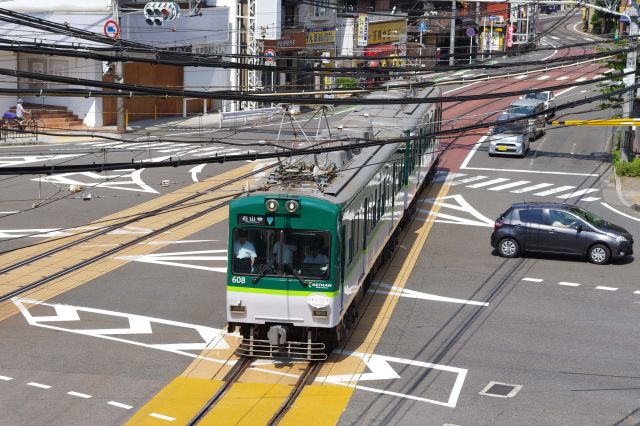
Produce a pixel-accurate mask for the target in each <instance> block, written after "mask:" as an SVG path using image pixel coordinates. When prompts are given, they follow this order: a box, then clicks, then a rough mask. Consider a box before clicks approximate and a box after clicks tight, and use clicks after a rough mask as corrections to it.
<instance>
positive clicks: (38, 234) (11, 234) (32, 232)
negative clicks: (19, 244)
mask: <svg viewBox="0 0 640 426" xmlns="http://www.w3.org/2000/svg"><path fill="white" fill-rule="evenodd" d="M65 235H71V234H69V233H66V232H62V231H60V230H57V229H55V228H53V229H0V238H18V237H31V238H49V237H62V236H65Z"/></svg>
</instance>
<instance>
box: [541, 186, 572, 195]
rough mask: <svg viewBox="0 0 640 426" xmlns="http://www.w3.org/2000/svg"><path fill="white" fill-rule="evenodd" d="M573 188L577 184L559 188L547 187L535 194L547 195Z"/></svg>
mask: <svg viewBox="0 0 640 426" xmlns="http://www.w3.org/2000/svg"><path fill="white" fill-rule="evenodd" d="M573 188H575V186H572V185H565V186H559V187H557V188H551V189H547V190H546V191H542V192H536V193H535V194H533V195H537V196H538V197H544V196H546V195H551V194H557V193H558V192H563V191H568V190H570V189H573Z"/></svg>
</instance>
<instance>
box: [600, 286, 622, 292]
mask: <svg viewBox="0 0 640 426" xmlns="http://www.w3.org/2000/svg"><path fill="white" fill-rule="evenodd" d="M596 290H605V291H618V288H617V287H607V286H604V285H599V286H598V287H596Z"/></svg>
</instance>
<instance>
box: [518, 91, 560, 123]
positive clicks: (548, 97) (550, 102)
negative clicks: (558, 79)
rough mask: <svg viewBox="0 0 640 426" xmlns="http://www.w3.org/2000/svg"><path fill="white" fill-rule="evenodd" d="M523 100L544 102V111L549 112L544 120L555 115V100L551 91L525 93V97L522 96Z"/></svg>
mask: <svg viewBox="0 0 640 426" xmlns="http://www.w3.org/2000/svg"><path fill="white" fill-rule="evenodd" d="M523 99H536V100H538V101H542V102H544V109H546V110H549V112H548V113H547V114H546V115H547V117H546V118H550V117H553V116H554V115H556V100H555V96H554V95H553V92H552V91H551V90H546V91H544V92H536V93H527V94H526V95H524V97H523Z"/></svg>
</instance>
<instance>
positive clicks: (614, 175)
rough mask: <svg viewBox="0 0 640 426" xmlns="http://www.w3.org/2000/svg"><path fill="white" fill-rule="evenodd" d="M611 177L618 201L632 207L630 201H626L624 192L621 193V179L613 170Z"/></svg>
mask: <svg viewBox="0 0 640 426" xmlns="http://www.w3.org/2000/svg"><path fill="white" fill-rule="evenodd" d="M613 177H614V179H615V181H616V192H617V193H618V198H619V199H620V202H621V203H622V204H624V205H625V206H627V207H629V208H632V207H631V203H630V202H628V201H627V199H626V198H625V197H624V194H623V193H622V179H620V177H618V175H617V174H616V172H615V170H614V172H613Z"/></svg>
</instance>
